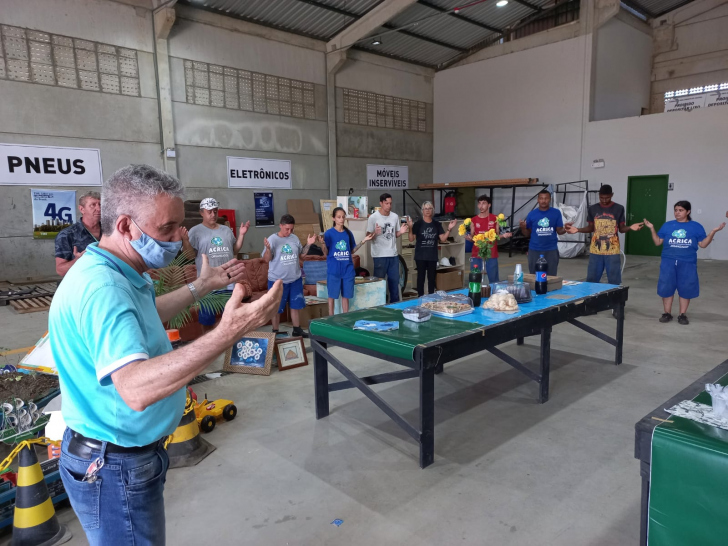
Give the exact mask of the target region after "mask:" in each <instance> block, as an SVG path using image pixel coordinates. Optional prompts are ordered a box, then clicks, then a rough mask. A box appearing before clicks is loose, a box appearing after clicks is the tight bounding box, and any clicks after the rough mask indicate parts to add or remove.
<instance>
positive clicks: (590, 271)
mask: <svg viewBox="0 0 728 546" xmlns="http://www.w3.org/2000/svg"><path fill="white" fill-rule="evenodd" d="M605 269H606V270H607V282H608V283H609V284H616V285H620V284H622V262H621V260H620V257H619V254H610V255H608V256H603V255H601V254H590V255H589V265H588V266H587V269H586V282H600V281H601V280H602V274H603V273H604V270H605Z"/></svg>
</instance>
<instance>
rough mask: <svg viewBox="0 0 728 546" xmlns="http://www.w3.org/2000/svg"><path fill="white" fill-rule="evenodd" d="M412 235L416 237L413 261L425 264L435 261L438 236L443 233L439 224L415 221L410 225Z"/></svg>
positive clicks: (433, 221)
mask: <svg viewBox="0 0 728 546" xmlns="http://www.w3.org/2000/svg"><path fill="white" fill-rule="evenodd" d="M412 233H414V234H415V237H417V241H416V242H415V260H423V261H427V262H436V261H437V245H438V243H439V242H440V235H442V234H443V233H445V230H444V229H443V228H442V224H441V223H440V222H436V221H435V220H432V221H431V222H430V223H429V224H428V223H427V222H425V221H424V220H417V221H416V222H415V223H414V224H413V225H412Z"/></svg>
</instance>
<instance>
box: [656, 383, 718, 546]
mask: <svg viewBox="0 0 728 546" xmlns="http://www.w3.org/2000/svg"><path fill="white" fill-rule="evenodd" d="M716 383H719V384H720V385H726V384H727V383H728V374H726V375H724V376H723V377H721V378H720V379H719V380H718V381H716ZM693 400H694V401H695V402H699V403H701V404H706V405H711V397H710V394H708V393H707V392H702V393H700V394H699V395H698V396H696V397H695V398H694V399H693ZM668 420H669V421H672V422H665V423H661V424H660V425H659V426H657V427H655V431H654V434H653V436H652V463H651V466H652V468H651V476H650V507H649V529H648V539H649V544H650V546H654V545H659V546H672V545H674V546H677V545H685V544H691V545H692V544H700V545H701V546H708V545H716V546H718V545H725V544H728V518H726V514H728V495H726V491H728V430H723V429H719V428H716V427H713V426H710V425H705V424H702V423H698V422H697V421H692V420H690V419H685V418H682V417H676V416H674V415H673V416H670V417H669V418H668Z"/></svg>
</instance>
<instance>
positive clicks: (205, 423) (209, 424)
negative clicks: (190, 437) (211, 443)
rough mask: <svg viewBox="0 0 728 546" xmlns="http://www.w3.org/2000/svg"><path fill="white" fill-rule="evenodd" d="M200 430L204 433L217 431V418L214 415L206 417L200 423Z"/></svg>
mask: <svg viewBox="0 0 728 546" xmlns="http://www.w3.org/2000/svg"><path fill="white" fill-rule="evenodd" d="M200 429H201V430H202V432H212V431H213V430H215V418H214V417H213V416H212V415H205V416H204V417H203V418H202V421H200Z"/></svg>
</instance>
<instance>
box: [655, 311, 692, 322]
mask: <svg viewBox="0 0 728 546" xmlns="http://www.w3.org/2000/svg"><path fill="white" fill-rule="evenodd" d="M671 320H672V315H671V314H670V313H662V316H661V317H660V322H670V321H671ZM686 320H687V319H686Z"/></svg>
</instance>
